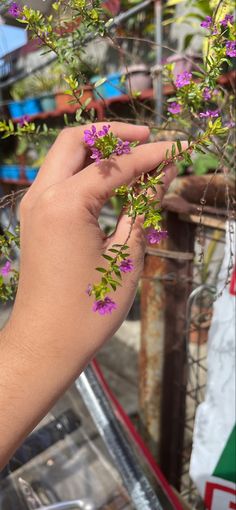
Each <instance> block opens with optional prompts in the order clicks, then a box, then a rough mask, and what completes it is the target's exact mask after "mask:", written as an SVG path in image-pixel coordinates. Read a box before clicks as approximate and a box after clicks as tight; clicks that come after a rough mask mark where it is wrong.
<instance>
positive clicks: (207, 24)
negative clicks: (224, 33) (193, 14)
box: [201, 16, 212, 28]
mask: <svg viewBox="0 0 236 510" xmlns="http://www.w3.org/2000/svg"><path fill="white" fill-rule="evenodd" d="M211 24H212V17H211V16H206V18H205V19H204V21H202V22H201V27H203V28H211Z"/></svg>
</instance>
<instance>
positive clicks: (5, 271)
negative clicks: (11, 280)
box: [1, 260, 11, 276]
mask: <svg viewBox="0 0 236 510" xmlns="http://www.w3.org/2000/svg"><path fill="white" fill-rule="evenodd" d="M10 271H11V262H9V260H8V261H7V262H6V263H5V264H4V266H3V267H2V269H1V274H2V276H7V275H8V274H9V273H10Z"/></svg>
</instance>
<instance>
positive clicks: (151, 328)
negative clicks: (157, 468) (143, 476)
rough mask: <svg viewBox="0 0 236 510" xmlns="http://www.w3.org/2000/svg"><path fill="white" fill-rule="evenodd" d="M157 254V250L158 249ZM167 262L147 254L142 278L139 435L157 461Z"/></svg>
mask: <svg viewBox="0 0 236 510" xmlns="http://www.w3.org/2000/svg"><path fill="white" fill-rule="evenodd" d="M159 252H160V250H159ZM165 274H166V261H165V259H164V258H162V257H161V256H160V257H159V256H156V255H151V254H147V255H146V257H145V265H144V272H143V275H142V280H141V282H142V292H141V345H140V358H139V367H140V370H139V409H140V418H141V428H142V436H143V437H144V438H145V441H146V442H147V444H148V446H149V448H150V450H151V452H152V454H153V456H154V457H155V459H157V460H158V456H159V441H160V409H161V395H162V389H161V388H162V369H163V350H164V310H165V291H164V287H163V277H164V276H165Z"/></svg>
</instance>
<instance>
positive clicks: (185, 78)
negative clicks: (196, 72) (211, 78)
mask: <svg viewBox="0 0 236 510" xmlns="http://www.w3.org/2000/svg"><path fill="white" fill-rule="evenodd" d="M191 79H192V73H188V71H184V72H183V73H181V74H178V75H177V78H176V82H175V85H176V87H177V89H180V88H182V87H185V85H189V84H190V82H191Z"/></svg>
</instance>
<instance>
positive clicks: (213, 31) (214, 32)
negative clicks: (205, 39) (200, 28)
mask: <svg viewBox="0 0 236 510" xmlns="http://www.w3.org/2000/svg"><path fill="white" fill-rule="evenodd" d="M212 35H218V30H217V26H216V25H215V26H214V27H213V30H212Z"/></svg>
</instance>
